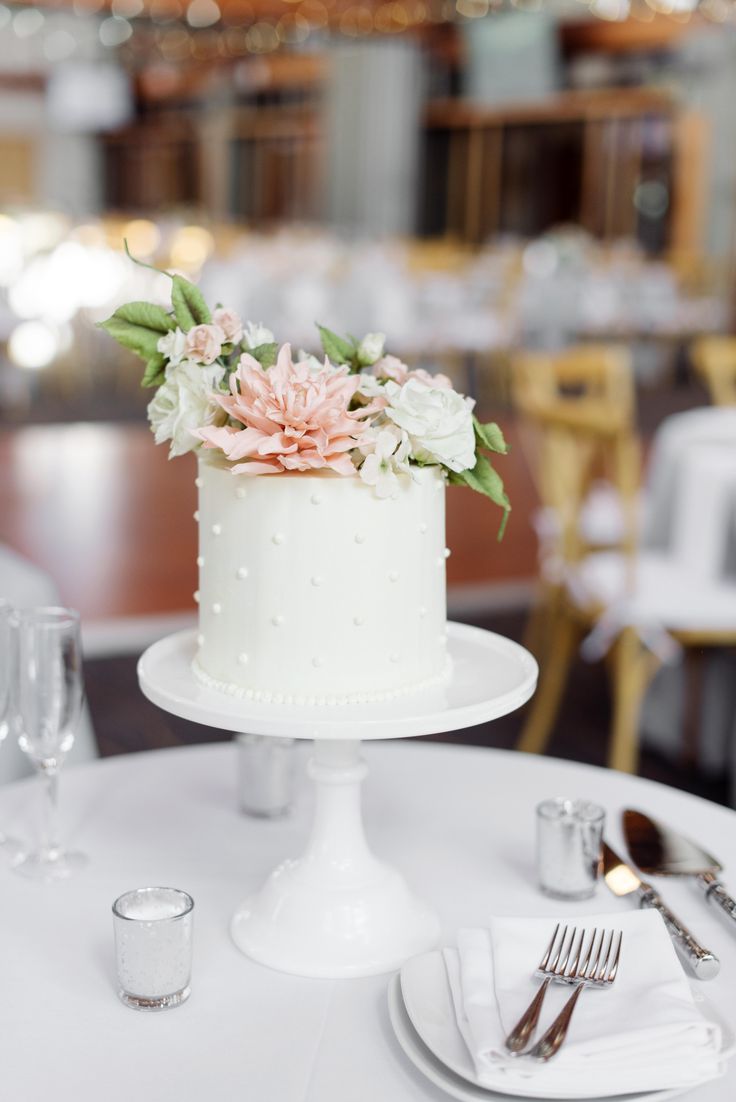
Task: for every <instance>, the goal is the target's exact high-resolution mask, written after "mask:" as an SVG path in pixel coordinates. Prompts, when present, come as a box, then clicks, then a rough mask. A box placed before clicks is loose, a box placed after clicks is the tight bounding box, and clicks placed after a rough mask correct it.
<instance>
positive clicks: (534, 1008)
mask: <svg viewBox="0 0 736 1102" xmlns="http://www.w3.org/2000/svg"><path fill="white" fill-rule="evenodd" d="M576 932H577V929H576V927H574V926H573V929H572V933H571V934H570V937H569V939H568V936H567V934H568V929H567V926H563V927H562V931H560V924H559V922H558V923H557V925H556V926H555V932H554V933H553V934H552V939H551V941H550V943H549V945H548V946H547V950H546V952H545V954H544V956H543V957H542V959H541V961H540V962H539V965H538V966H537V969H536V971H535V973H534V975H535V976H537V975H541V976H544V982H543V983H542V986H541V987H540V988H539V990H538V991H537V993H536V995H535V996H534V998H533V999H532V1001H531V1002H530V1003H529V1006H528V1007H527V1008H526V1010H525V1011H524V1013H523V1014H522V1016H521V1017H520V1018H519V1020H518V1022H517V1023H516V1025H515V1026H514V1028H513V1029H512V1030H511V1032H510V1033H509V1035H508V1037H507V1038H506V1040H505V1041H504V1044H505V1046H506V1048H507V1049H508V1051H509V1052H510V1053H511V1054H512V1055H514V1056H518V1055H519V1053H520V1052H522V1050H523V1049H525V1048H526V1046H527V1044H528V1042H529V1038H530V1037H531V1035H532V1033H533V1032H534V1030H535V1029H536V1026H537V1022H538V1021H539V1014H540V1012H541V1009H542V1003H543V1002H544V996H545V994H546V992H547V988H548V987H549V985H550V983H551V982H552V980H553V979H557V978H558V977H559V976H560V975H561V974H562V973H563V972H564V969H565V968H566V967H567V962H568V960H569V958H570V950H571V949H572V945H573V942H574V940H575V934H576ZM558 934H559V937H558ZM563 950H564V954H563Z"/></svg>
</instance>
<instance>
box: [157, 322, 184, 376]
mask: <svg viewBox="0 0 736 1102" xmlns="http://www.w3.org/2000/svg"><path fill="white" fill-rule="evenodd" d="M186 347H187V335H186V333H185V332H184V331H183V330H182V329H179V327H178V326H177V327H176V329H172V330H171V332H169V333H166V334H164V336H163V337H160V338H159V340H158V343H157V344H156V348H157V349H158V350H159V352H160V353H161V355H162V356H165V357H166V359H167V360H168V361H169V363H170V364H172V365H173V366H174V367H175V366H176V365H177V364H180V363H181V361H182V360H183V359H184V355H185V353H186Z"/></svg>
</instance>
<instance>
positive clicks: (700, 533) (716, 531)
mask: <svg viewBox="0 0 736 1102" xmlns="http://www.w3.org/2000/svg"><path fill="white" fill-rule="evenodd" d="M679 466H680V479H681V481H680V486H679V490H678V493H677V496H676V501H675V508H674V511H673V517H672V525H671V539H672V544H671V550H672V554H673V556H674V557H675V558H676V559H677V560H678V561H679V562H680V563H681V564H682V566H683V567H685V568H686V569H687V570H688V572H689V574H690V575H691V576H692V577H693V580H696V579H697V580H699V581H707V580H710V581H718V580H719V579H720V578H723V577H724V576H725V575H726V573H728V567H729V563H728V561H727V556H728V553H729V545H730V543H731V540H730V536H731V531H732V528H733V523H734V517H735V516H736V439H734V440H733V441H728V442H726V441H721V442H720V443H709V444H701V443H697V444H695V445H694V446H692V445H691V446H689V447H687V449H686V452H685V455H684V456H683V457H682V459H681V460H680V463H679Z"/></svg>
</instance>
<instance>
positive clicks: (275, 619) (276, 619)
mask: <svg viewBox="0 0 736 1102" xmlns="http://www.w3.org/2000/svg"><path fill="white" fill-rule="evenodd" d="M283 622H284V618H283V616H279V615H277V616H272V617H271V623H272V624H273V626H274V627H275V628H280V627H281V625H282V624H283Z"/></svg>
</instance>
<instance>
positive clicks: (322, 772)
mask: <svg viewBox="0 0 736 1102" xmlns="http://www.w3.org/2000/svg"><path fill="white" fill-rule="evenodd" d="M366 773H367V767H366V765H365V762H364V761H363V760H362V758H361V756H360V743H359V742H358V741H357V740H317V741H316V742H315V751H314V757H313V758H312V759H311V761H310V763H309V775H310V777H311V778H312V780H313V781H314V783H315V786H316V808H315V816H314V824H313V827H312V834H311V838H310V840H309V843H308V846H307V850H306V853H305V854H304V856H303V857H301V858H299V859H297V860H288V861H285V862H284V863H283V864H282V865H280V866H279V867H278V868H277V869H275V870H274V872H272V873H271V875H270V877H269V878H268V880H267V881H266V883H265V885H264V886H263V888H262V889H261V891H260V892H258V893H257V894H256V895H254V896H252V897H251V898H249V899H247V900H246V901H245V902H244V903H243V904H242V905H241V906H240V907H239V908H238V910H237V911H236V913H235V916H234V918H233V921H232V926H231V932H232V936H233V940H234V941H235V944H236V945H237V946H238V948H239V949H241V950H242V951H243V952H244V953H246V954H247V956H249V957H252V958H253V959H254V960H257V961H259V962H260V963H262V964H267V965H269V966H270V967H271V968H277V969H279V970H280V971H284V972H292V973H295V974H297V975H302V976H321V977H328V978H339V977H349V976H368V975H373V974H375V973H380V972H389V971H392V970H394V969H396V968H398V967H399V966H400V965H401V964H402V963H403V962H404V961H405V960H406V959H407V958H408V957H410V956H413V955H414V954H415V953H422V952H424V951H426V950H427V949H430V948H431V947H432V946H434V945H435V944H436V943H437V940H438V937H439V929H440V927H439V921H438V919H437V917H436V915H435V914H434V913H433V911H431V910H430V909H429V908H428V907H427V906H425V904H423V903H422V902H420V901H419V900H417V899H415V898H414V897H413V896H412V894H411V892H410V891H409V889H408V887H407V885H406V883H405V882H404V880H403V879H402V877H401V876H400V875H399V873H398V872H396V870H395V869H392V868H391V867H390V866H389V865H386V864H384V863H383V862H382V861H379V860H377V859H376V858H375V857H374V856H373V854H372V853H371V852H370V850H369V848H368V845H367V843H366V840H365V835H364V833H363V823H362V819H361V811H360V785H361V783H362V781H363V779H364V777H365V775H366Z"/></svg>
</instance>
